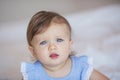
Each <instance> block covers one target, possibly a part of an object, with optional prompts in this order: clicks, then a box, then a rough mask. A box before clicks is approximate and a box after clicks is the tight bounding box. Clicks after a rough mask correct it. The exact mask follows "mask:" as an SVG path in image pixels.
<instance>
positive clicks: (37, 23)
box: [27, 11, 71, 46]
mask: <svg viewBox="0 0 120 80" xmlns="http://www.w3.org/2000/svg"><path fill="white" fill-rule="evenodd" d="M53 23H56V24H66V25H67V26H68V30H69V32H70V39H71V26H70V24H69V23H68V21H67V20H66V19H65V18H64V17H63V16H61V15H59V14H58V13H55V12H50V11H48V12H47V11H40V12H38V13H36V14H35V15H34V16H33V17H32V19H31V20H30V22H29V25H28V29H27V41H28V44H29V46H32V45H31V41H32V39H33V37H34V36H35V35H36V34H38V33H39V34H40V33H43V32H45V31H46V30H47V29H48V28H49V27H50V25H51V24H53Z"/></svg>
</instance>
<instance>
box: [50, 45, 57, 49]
mask: <svg viewBox="0 0 120 80" xmlns="http://www.w3.org/2000/svg"><path fill="white" fill-rule="evenodd" d="M56 48H57V46H56V44H55V43H50V44H49V50H54V49H56Z"/></svg>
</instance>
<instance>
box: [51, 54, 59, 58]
mask: <svg viewBox="0 0 120 80" xmlns="http://www.w3.org/2000/svg"><path fill="white" fill-rule="evenodd" d="M58 56H59V55H58V54H56V53H52V54H51V55H50V58H52V59H57V58H58Z"/></svg>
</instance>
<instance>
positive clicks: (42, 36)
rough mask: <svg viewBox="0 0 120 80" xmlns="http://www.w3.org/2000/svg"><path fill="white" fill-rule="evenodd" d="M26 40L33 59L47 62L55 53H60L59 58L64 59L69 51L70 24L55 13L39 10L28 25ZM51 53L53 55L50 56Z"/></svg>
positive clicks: (70, 41)
mask: <svg viewBox="0 0 120 80" xmlns="http://www.w3.org/2000/svg"><path fill="white" fill-rule="evenodd" d="M27 41H28V44H29V50H30V52H31V53H32V54H33V56H34V57H35V59H38V60H39V61H41V62H43V63H47V62H49V61H50V60H51V59H52V58H53V57H54V58H55V55H57V56H58V55H59V56H60V55H61V56H63V57H61V60H65V59H66V58H67V57H68V56H69V55H70V53H71V44H72V40H71V26H70V24H69V23H68V21H67V20H66V19H65V18H64V17H63V16H61V15H59V14H57V13H54V12H47V11H40V12H38V13H36V14H35V15H34V16H33V17H32V19H31V21H30V23H29V25H28V29H27ZM53 48H54V50H53ZM55 48H56V49H55ZM46 54H47V55H46ZM52 54H54V56H53V57H52V58H51V57H50V56H51V55H52ZM46 58H47V59H46ZM49 59H50V60H49ZM46 60H48V61H46Z"/></svg>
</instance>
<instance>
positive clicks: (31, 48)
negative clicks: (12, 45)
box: [28, 46, 35, 55]
mask: <svg viewBox="0 0 120 80" xmlns="http://www.w3.org/2000/svg"><path fill="white" fill-rule="evenodd" d="M28 49H29V51H30V53H31V54H32V55H35V53H34V48H33V47H32V46H29V47H28Z"/></svg>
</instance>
